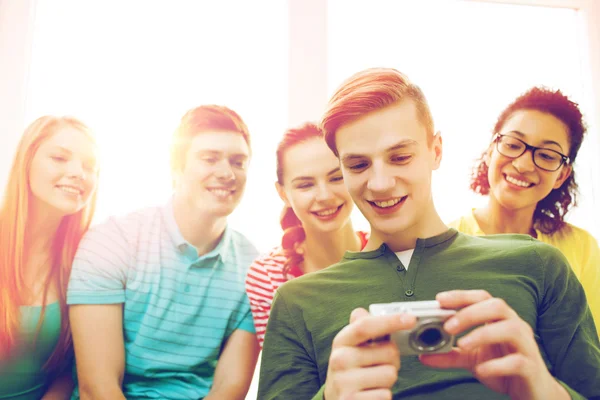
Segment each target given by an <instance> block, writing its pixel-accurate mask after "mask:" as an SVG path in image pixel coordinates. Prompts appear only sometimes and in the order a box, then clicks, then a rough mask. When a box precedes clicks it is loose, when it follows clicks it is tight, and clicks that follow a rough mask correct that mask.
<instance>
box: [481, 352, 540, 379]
mask: <svg viewBox="0 0 600 400" xmlns="http://www.w3.org/2000/svg"><path fill="white" fill-rule="evenodd" d="M535 368H536V366H535V363H533V362H532V361H531V360H530V359H528V358H527V357H526V356H524V355H523V354H520V353H512V354H509V355H506V356H504V357H500V358H494V359H491V360H489V361H486V362H484V363H482V364H479V365H477V366H476V367H475V371H474V372H475V374H476V375H477V377H479V378H491V377H506V376H527V375H531V374H533V373H535Z"/></svg>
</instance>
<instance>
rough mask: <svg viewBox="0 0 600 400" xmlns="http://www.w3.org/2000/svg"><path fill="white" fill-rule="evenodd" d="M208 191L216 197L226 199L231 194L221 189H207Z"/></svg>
mask: <svg viewBox="0 0 600 400" xmlns="http://www.w3.org/2000/svg"><path fill="white" fill-rule="evenodd" d="M209 191H210V192H211V193H213V194H215V195H217V197H227V196H229V195H230V194H231V193H232V192H231V191H230V190H223V189H209Z"/></svg>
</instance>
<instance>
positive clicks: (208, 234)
mask: <svg viewBox="0 0 600 400" xmlns="http://www.w3.org/2000/svg"><path fill="white" fill-rule="evenodd" d="M173 213H174V215H175V222H176V223H177V227H178V228H179V231H180V232H181V235H182V236H183V238H184V239H185V241H186V242H188V243H190V244H191V245H192V246H194V247H195V248H196V250H197V251H198V256H202V255H204V254H207V253H209V252H210V251H211V250H213V249H214V248H215V247H217V245H218V244H219V241H220V240H221V237H222V236H223V232H224V231H225V227H226V226H227V218H226V217H217V216H214V215H209V214H207V213H206V212H203V211H201V210H199V209H198V208H197V207H194V206H193V205H191V204H189V203H187V202H186V201H185V199H183V198H179V197H177V196H174V197H173Z"/></svg>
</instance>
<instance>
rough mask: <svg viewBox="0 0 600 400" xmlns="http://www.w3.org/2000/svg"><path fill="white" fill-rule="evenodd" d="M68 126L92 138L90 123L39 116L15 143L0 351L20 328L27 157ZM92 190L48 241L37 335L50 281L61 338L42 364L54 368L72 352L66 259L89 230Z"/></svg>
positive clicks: (1, 210) (2, 217)
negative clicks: (55, 291) (47, 268)
mask: <svg viewBox="0 0 600 400" xmlns="http://www.w3.org/2000/svg"><path fill="white" fill-rule="evenodd" d="M65 127H71V128H74V129H77V130H79V131H81V132H82V133H85V134H87V135H88V136H89V137H90V138H92V140H93V137H92V134H91V132H90V130H89V128H88V127H87V126H86V125H85V124H84V123H82V122H81V121H79V120H77V119H75V118H73V117H54V116H43V117H40V118H38V119H37V120H35V121H34V122H33V123H31V125H29V126H28V127H27V129H26V130H25V132H24V133H23V136H22V137H21V140H20V141H19V144H18V146H17V151H16V154H15V157H14V160H13V163H12V167H11V169H10V176H9V179H8V183H7V185H6V190H5V191H4V198H3V201H2V204H1V205H0V282H2V290H0V356H3V355H10V354H11V352H12V350H13V349H14V347H15V345H16V343H17V341H18V340H17V339H18V334H19V330H20V329H19V328H20V311H19V310H20V309H19V307H20V305H21V304H22V302H23V298H22V293H23V289H24V282H23V270H24V267H25V265H24V260H25V255H26V254H27V252H28V251H29V249H28V248H27V243H26V242H25V230H26V226H27V223H28V222H29V221H28V215H27V214H28V210H29V206H30V203H31V196H32V193H31V188H30V186H29V174H30V170H31V163H32V160H33V158H34V156H35V154H36V152H37V151H38V149H39V147H40V145H41V143H42V142H43V141H44V140H46V139H48V137H50V136H51V135H53V134H54V133H56V132H57V131H58V130H59V129H61V128H65ZM96 192H97V191H94V192H93V193H92V196H91V198H90V201H89V202H88V204H87V205H86V206H85V207H84V208H83V209H81V210H79V211H78V212H77V213H75V214H72V215H68V216H65V217H63V219H62V221H61V222H60V225H59V227H58V229H57V231H56V234H55V236H54V238H53V240H52V251H51V256H52V257H51V264H50V268H51V269H50V273H49V274H48V277H47V279H46V282H45V283H44V297H43V306H42V312H41V315H40V320H39V322H38V327H37V330H36V337H37V334H38V333H39V331H40V329H41V325H42V321H43V319H44V315H45V311H46V300H47V294H48V289H49V287H50V285H51V283H52V282H54V283H56V284H57V285H58V288H59V302H60V310H61V329H60V338H59V341H58V344H57V345H56V347H55V349H54V351H53V353H52V354H51V356H50V358H49V359H48V361H47V362H46V364H45V366H44V368H45V369H47V370H48V371H50V372H53V371H56V370H57V369H58V368H59V367H60V366H61V364H62V363H63V362H64V360H65V357H70V355H71V347H72V346H71V344H72V338H71V332H70V327H69V319H68V317H67V315H68V314H67V305H66V291H67V284H68V280H69V275H70V273H71V264H72V262H73V258H74V257H75V252H76V250H77V246H78V245H79V242H80V240H81V238H82V236H83V234H84V233H85V231H86V230H87V229H88V227H89V225H90V223H91V221H92V217H93V214H94V210H95V206H96Z"/></svg>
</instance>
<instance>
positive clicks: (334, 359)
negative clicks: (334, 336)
mask: <svg viewBox="0 0 600 400" xmlns="http://www.w3.org/2000/svg"><path fill="white" fill-rule="evenodd" d="M329 365H330V368H331V370H333V371H339V370H343V369H344V368H345V367H346V351H344V349H343V348H339V349H335V350H334V351H332V352H331V355H330V356H329Z"/></svg>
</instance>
